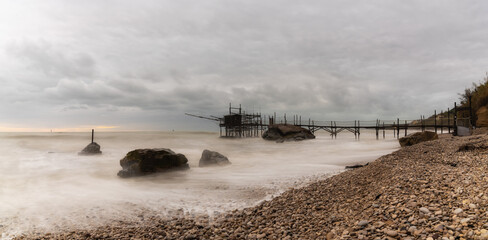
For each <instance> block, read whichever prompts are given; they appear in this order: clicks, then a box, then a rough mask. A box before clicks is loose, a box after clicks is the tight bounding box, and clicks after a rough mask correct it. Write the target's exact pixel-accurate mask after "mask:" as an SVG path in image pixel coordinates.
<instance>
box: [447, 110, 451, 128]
mask: <svg viewBox="0 0 488 240" xmlns="http://www.w3.org/2000/svg"><path fill="white" fill-rule="evenodd" d="M447 132H448V133H451V111H450V110H449V108H447Z"/></svg>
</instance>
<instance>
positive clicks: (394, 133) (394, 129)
mask: <svg viewBox="0 0 488 240" xmlns="http://www.w3.org/2000/svg"><path fill="white" fill-rule="evenodd" d="M392 126H393V137H394V138H395V137H396V128H395V122H393V125H392Z"/></svg>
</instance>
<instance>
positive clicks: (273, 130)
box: [263, 124, 315, 141]
mask: <svg viewBox="0 0 488 240" xmlns="http://www.w3.org/2000/svg"><path fill="white" fill-rule="evenodd" d="M263 138H264V139H266V140H273V141H290V140H293V141H299V140H305V139H314V138H315V135H313V134H312V132H310V130H308V129H305V128H302V127H299V126H295V125H286V124H275V125H271V126H269V127H268V130H267V131H266V132H264V133H263Z"/></svg>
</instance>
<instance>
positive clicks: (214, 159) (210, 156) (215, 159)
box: [198, 149, 230, 167]
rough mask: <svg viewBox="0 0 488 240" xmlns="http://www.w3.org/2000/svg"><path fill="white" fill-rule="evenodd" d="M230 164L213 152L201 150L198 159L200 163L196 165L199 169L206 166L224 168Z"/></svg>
mask: <svg viewBox="0 0 488 240" xmlns="http://www.w3.org/2000/svg"><path fill="white" fill-rule="evenodd" d="M228 164H230V161H229V159H228V158H227V157H226V156H224V155H222V154H220V153H218V152H214V151H209V150H207V149H205V150H203V152H202V157H201V158H200V162H199V163H198V166H199V167H207V166H215V165H217V166H224V165H228Z"/></svg>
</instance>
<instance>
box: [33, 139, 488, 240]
mask: <svg viewBox="0 0 488 240" xmlns="http://www.w3.org/2000/svg"><path fill="white" fill-rule="evenodd" d="M475 142H488V136H486V135H482V136H476V137H462V138H460V137H450V136H442V137H441V139H439V140H436V141H431V142H426V143H419V144H417V145H414V146H411V147H408V148H402V149H400V150H398V151H396V152H394V153H392V154H388V155H385V156H383V157H381V158H379V159H377V160H376V161H374V162H371V163H369V164H368V165H367V166H364V167H361V168H358V169H355V170H354V171H345V172H343V173H341V174H338V175H335V176H333V177H330V178H328V179H326V180H323V181H318V182H315V183H313V184H311V185H309V186H307V187H304V188H299V189H291V190H289V191H286V192H284V193H283V194H282V195H280V196H278V197H275V198H274V199H272V200H270V201H264V202H262V203H261V204H259V205H257V206H255V207H251V208H246V209H242V210H236V211H232V212H229V213H227V214H224V215H221V216H215V217H214V218H213V219H212V220H210V217H209V216H195V217H191V216H188V215H186V216H185V215H184V214H182V215H177V216H174V218H172V219H164V218H161V217H158V215H157V214H154V215H153V216H152V217H151V216H149V217H146V218H145V220H144V221H143V222H134V223H125V222H121V223H118V222H114V223H112V224H110V225H106V226H102V227H100V228H97V229H92V230H76V231H66V232H61V233H56V234H50V235H44V236H27V237H26V238H38V239H53V238H54V239H129V238H163V239H443V238H444V239H446V238H447V239H451V237H452V238H454V239H487V238H488V231H487V230H488V224H487V223H488V214H487V213H486V212H487V209H488V194H487V193H486V186H487V185H488V177H487V173H488V158H487V157H486V156H487V154H488V149H482V148H478V149H476V150H475V151H459V148H460V147H461V146H462V145H463V144H469V143H475Z"/></svg>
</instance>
